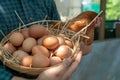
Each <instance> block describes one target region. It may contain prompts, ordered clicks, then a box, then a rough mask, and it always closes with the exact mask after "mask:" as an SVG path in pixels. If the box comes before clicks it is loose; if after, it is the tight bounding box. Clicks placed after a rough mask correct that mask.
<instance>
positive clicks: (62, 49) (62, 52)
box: [54, 45, 72, 59]
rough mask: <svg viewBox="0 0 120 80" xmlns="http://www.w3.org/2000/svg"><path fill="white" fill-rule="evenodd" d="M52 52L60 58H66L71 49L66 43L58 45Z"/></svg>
mask: <svg viewBox="0 0 120 80" xmlns="http://www.w3.org/2000/svg"><path fill="white" fill-rule="evenodd" d="M54 54H55V55H56V56H57V57H60V58H61V59H64V58H67V57H69V56H70V55H71V54H72V51H71V49H70V47H68V46H67V45H61V46H59V47H58V49H57V50H56V51H55V52H54Z"/></svg>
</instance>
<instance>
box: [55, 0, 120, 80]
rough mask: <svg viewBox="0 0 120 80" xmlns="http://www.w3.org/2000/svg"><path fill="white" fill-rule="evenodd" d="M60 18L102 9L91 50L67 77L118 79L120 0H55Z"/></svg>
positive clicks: (119, 62)
mask: <svg viewBox="0 0 120 80" xmlns="http://www.w3.org/2000/svg"><path fill="white" fill-rule="evenodd" d="M55 2H56V4H57V8H58V11H59V14H60V16H61V19H62V21H65V20H67V19H71V18H73V17H74V16H76V15H78V14H80V13H82V12H84V11H95V12H97V13H99V12H100V11H101V10H103V11H104V12H103V14H102V15H101V16H102V17H103V22H102V23H101V24H100V26H99V27H97V28H95V36H94V42H93V44H92V50H91V52H90V53H89V54H88V55H85V56H83V57H82V59H81V63H80V65H79V67H78V69H77V70H76V71H75V72H74V74H73V75H72V77H71V79H70V80H120V10H119V9H120V5H119V4H120V0H55Z"/></svg>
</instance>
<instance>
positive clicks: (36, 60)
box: [32, 54, 50, 68]
mask: <svg viewBox="0 0 120 80" xmlns="http://www.w3.org/2000/svg"><path fill="white" fill-rule="evenodd" d="M49 65H50V60H49V58H48V57H46V56H44V55H40V54H38V55H34V56H33V61H32V67H34V68H43V67H47V66H49Z"/></svg>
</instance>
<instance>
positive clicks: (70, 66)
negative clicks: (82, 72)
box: [37, 51, 82, 80]
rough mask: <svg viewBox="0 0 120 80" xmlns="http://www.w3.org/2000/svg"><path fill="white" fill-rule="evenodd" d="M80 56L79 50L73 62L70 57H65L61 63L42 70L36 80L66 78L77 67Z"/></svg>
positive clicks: (65, 79) (64, 79)
mask: <svg viewBox="0 0 120 80" xmlns="http://www.w3.org/2000/svg"><path fill="white" fill-rule="evenodd" d="M81 58H82V52H81V51H80V52H79V53H78V54H77V57H76V58H75V61H74V62H72V59H71V58H67V59H65V60H64V61H63V62H62V63H61V65H59V66H56V67H54V68H50V69H48V70H45V71H44V72H42V73H41V74H40V75H39V76H38V78H37V80H68V79H69V78H70V76H71V75H72V74H73V72H74V71H75V70H76V69H77V67H78V65H79V63H80V60H81Z"/></svg>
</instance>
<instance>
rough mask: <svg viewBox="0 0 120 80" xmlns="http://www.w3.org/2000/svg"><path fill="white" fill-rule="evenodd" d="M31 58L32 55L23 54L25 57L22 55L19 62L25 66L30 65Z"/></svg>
mask: <svg viewBox="0 0 120 80" xmlns="http://www.w3.org/2000/svg"><path fill="white" fill-rule="evenodd" d="M32 59H33V56H25V57H23V59H22V63H21V64H22V65H23V66H25V67H31V66H32Z"/></svg>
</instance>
